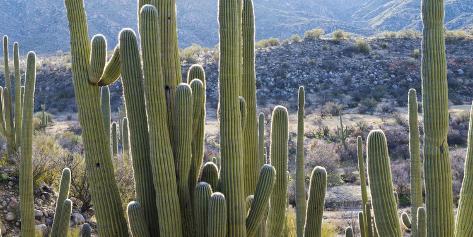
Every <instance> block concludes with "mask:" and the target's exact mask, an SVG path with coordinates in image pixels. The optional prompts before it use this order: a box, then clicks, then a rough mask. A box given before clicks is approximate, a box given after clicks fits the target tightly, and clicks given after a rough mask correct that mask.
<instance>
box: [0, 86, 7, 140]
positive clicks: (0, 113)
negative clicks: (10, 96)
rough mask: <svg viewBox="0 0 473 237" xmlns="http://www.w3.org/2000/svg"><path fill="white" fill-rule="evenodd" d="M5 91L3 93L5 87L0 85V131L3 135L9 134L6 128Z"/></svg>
mask: <svg viewBox="0 0 473 237" xmlns="http://www.w3.org/2000/svg"><path fill="white" fill-rule="evenodd" d="M4 102H5V99H4V93H3V87H1V86H0V132H1V134H2V135H3V136H7V134H6V130H5V117H4V114H5V108H4Z"/></svg>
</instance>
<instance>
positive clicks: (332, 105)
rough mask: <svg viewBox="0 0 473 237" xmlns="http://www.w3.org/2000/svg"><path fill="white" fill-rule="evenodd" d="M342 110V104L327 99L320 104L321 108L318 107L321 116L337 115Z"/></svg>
mask: <svg viewBox="0 0 473 237" xmlns="http://www.w3.org/2000/svg"><path fill="white" fill-rule="evenodd" d="M342 110H343V105H341V104H339V103H337V102H333V101H328V102H326V103H325V104H324V105H323V106H322V108H321V109H320V113H321V115H322V117H324V116H338V115H340V113H341V111H342Z"/></svg>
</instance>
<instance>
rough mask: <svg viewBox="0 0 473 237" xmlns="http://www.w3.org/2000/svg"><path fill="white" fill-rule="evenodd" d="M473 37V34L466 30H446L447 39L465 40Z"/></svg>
mask: <svg viewBox="0 0 473 237" xmlns="http://www.w3.org/2000/svg"><path fill="white" fill-rule="evenodd" d="M472 37H473V35H472V34H471V33H469V32H468V31H465V30H446V31H445V40H447V41H454V40H465V39H469V38H472Z"/></svg>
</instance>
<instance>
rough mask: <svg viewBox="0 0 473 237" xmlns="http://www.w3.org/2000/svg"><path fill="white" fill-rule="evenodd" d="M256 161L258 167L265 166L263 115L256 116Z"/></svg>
mask: <svg viewBox="0 0 473 237" xmlns="http://www.w3.org/2000/svg"><path fill="white" fill-rule="evenodd" d="M258 161H259V163H258V164H259V166H260V167H261V166H263V165H264V164H266V143H265V142H264V113H260V114H259V116H258Z"/></svg>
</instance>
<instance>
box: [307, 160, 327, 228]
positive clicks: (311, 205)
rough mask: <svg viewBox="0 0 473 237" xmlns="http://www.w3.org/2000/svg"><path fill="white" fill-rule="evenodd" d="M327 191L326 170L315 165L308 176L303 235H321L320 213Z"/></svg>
mask: <svg viewBox="0 0 473 237" xmlns="http://www.w3.org/2000/svg"><path fill="white" fill-rule="evenodd" d="M326 191H327V171H325V168H323V167H320V166H316V167H315V168H314V169H313V170H312V175H311V177H310V188H309V200H308V202H307V217H306V222H305V231H304V236H305V237H321V236H322V215H323V212H324V205H325V192H326Z"/></svg>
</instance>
